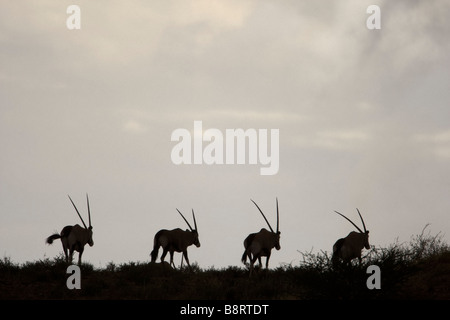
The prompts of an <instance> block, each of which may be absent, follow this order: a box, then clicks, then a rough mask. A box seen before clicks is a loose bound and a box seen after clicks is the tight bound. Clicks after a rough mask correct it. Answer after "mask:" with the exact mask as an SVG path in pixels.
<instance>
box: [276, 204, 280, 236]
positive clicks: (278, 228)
mask: <svg viewBox="0 0 450 320" xmlns="http://www.w3.org/2000/svg"><path fill="white" fill-rule="evenodd" d="M279 231H280V214H279V212H278V198H277V233H278V232H279Z"/></svg>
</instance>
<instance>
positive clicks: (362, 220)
mask: <svg viewBox="0 0 450 320" xmlns="http://www.w3.org/2000/svg"><path fill="white" fill-rule="evenodd" d="M356 211H358V214H359V217H360V218H361V222H362V224H363V228H364V232H362V230H361V229H360V228H358V226H357V225H356V224H354V223H353V221H352V220H350V219H349V218H347V217H346V216H344V215H343V214H342V213H339V212H337V211H336V210H335V211H334V212H336V213H337V214H339V215H341V216H343V217H344V218H345V219H347V220H348V221H350V223H351V224H352V225H354V226H355V228H356V229H358V231H359V232H361V233H365V232H367V230H366V225H365V224H364V219H363V217H362V216H361V213H360V212H359V210H358V208H356Z"/></svg>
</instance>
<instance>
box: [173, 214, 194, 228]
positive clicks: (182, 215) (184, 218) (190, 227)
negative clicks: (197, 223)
mask: <svg viewBox="0 0 450 320" xmlns="http://www.w3.org/2000/svg"><path fill="white" fill-rule="evenodd" d="M177 211H178V213H179V214H180V215H181V216H182V217H183V219H184V221H186V223H187V225H188V227H189V229H191V231H194V230H193V229H192V227H191V225H190V224H189V222H188V221H187V220H186V218H185V217H184V216H183V214H182V213H181V212H180V210H178V209H177Z"/></svg>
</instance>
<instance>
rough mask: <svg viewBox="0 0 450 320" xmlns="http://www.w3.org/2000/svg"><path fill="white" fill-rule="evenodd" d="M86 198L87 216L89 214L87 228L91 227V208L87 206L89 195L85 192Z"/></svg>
mask: <svg viewBox="0 0 450 320" xmlns="http://www.w3.org/2000/svg"><path fill="white" fill-rule="evenodd" d="M86 199H87V207H88V216H89V228H91V227H92V224H91V209H90V208H89V196H88V194H87V193H86Z"/></svg>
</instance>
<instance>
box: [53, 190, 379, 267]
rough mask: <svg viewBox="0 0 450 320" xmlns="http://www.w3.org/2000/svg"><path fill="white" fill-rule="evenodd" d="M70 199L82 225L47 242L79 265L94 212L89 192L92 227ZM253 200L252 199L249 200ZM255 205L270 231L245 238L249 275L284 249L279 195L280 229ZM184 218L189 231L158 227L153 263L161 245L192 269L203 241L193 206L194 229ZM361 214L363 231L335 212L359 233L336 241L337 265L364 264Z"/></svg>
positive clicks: (334, 260)
mask: <svg viewBox="0 0 450 320" xmlns="http://www.w3.org/2000/svg"><path fill="white" fill-rule="evenodd" d="M69 199H70V202H71V203H72V205H73V207H74V208H75V211H76V212H77V214H78V216H79V217H80V219H81V222H82V223H83V226H84V228H83V227H81V226H80V225H78V224H76V225H74V226H65V227H64V228H63V229H62V230H61V233H59V234H58V233H55V234H53V235H51V236H49V237H48V238H47V239H46V243H47V244H52V243H53V240H55V239H61V243H62V246H63V250H64V255H65V258H66V262H67V263H69V264H70V263H72V259H73V252H74V251H77V252H78V265H81V256H82V254H83V251H84V246H85V245H86V244H89V246H91V247H92V246H93V245H94V241H93V239H92V224H91V211H90V207H89V197H88V195H87V194H86V200H87V210H88V217H89V227H87V226H86V224H85V223H84V220H83V218H82V217H81V215H80V212H79V211H78V209H77V207H76V206H75V203H74V202H73V201H72V199H71V198H70V196H69ZM250 200H251V199H250ZM251 201H252V202H253V203H254V204H255V206H256V208H258V210H259V212H260V213H261V215H262V216H263V218H264V220H265V221H266V223H267V225H268V226H269V229H270V231H269V230H267V229H265V228H262V229H261V230H260V231H259V232H256V233H251V234H249V235H248V236H247V237H246V238H245V240H244V253H243V254H242V258H241V260H242V262H243V263H244V264H245V265H247V258H248V259H249V261H250V264H249V270H250V275H251V274H252V271H253V268H254V264H255V262H256V260H258V262H259V266H260V267H262V263H261V257H266V269H267V268H268V267H269V259H270V255H271V253H272V249H273V248H275V249H277V250H280V249H281V246H280V234H281V233H280V213H279V210H278V198H277V199H276V207H277V230H276V231H274V230H273V229H272V226H271V225H270V223H269V221H268V220H267V218H266V216H265V215H264V213H263V212H262V210H261V208H260V207H259V206H258V205H257V204H256V202H255V201H253V200H251ZM176 210H177V211H178V213H179V214H180V215H181V217H182V218H183V219H184V221H185V222H186V224H187V225H188V227H189V229H190V230H187V229H186V230H182V229H180V228H176V229H173V230H166V229H162V230H159V231H158V232H157V233H156V234H155V237H154V240H153V250H152V252H151V253H150V257H151V262H156V259H157V257H158V251H159V248H160V247H162V249H163V253H162V255H161V262H162V263H164V259H165V257H166V254H167V252H169V253H170V265H172V266H173V267H175V265H174V262H173V254H174V252H181V253H182V254H183V257H184V259H185V260H186V263H187V265H188V266H189V268H190V267H191V265H190V263H189V258H188V254H187V248H188V247H189V246H191V245H193V244H194V245H195V246H196V247H197V248H199V247H200V240H199V234H198V228H197V222H196V220H195V213H194V209H192V218H193V221H194V228H192V226H191V225H190V224H189V222H188V221H187V219H186V218H185V217H184V215H183V214H182V213H181V212H180V210H178V209H176ZM356 210H357V211H358V215H359V217H360V218H361V222H362V225H363V228H364V231H362V230H361V229H360V228H359V227H358V226H357V225H356V224H355V223H353V221H351V220H350V219H349V218H347V217H346V216H344V215H343V214H342V213H340V212H337V211H335V212H336V213H337V214H339V215H341V216H342V217H344V218H345V219H347V220H348V221H349V222H350V223H351V224H353V226H355V228H356V229H357V230H358V231H359V232H355V231H352V232H350V233H349V234H348V235H347V236H346V237H345V238H341V239H339V240H337V241H336V243H335V244H334V245H333V254H332V259H331V261H332V264H333V266H336V265H337V264H338V263H339V262H340V261H342V262H344V263H345V264H350V263H351V261H352V260H353V259H355V258H358V260H359V263H361V251H362V249H363V248H366V249H370V245H369V231H368V230H367V229H366V225H365V223H364V219H363V217H362V215H361V213H360V212H359V210H358V209H356Z"/></svg>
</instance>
